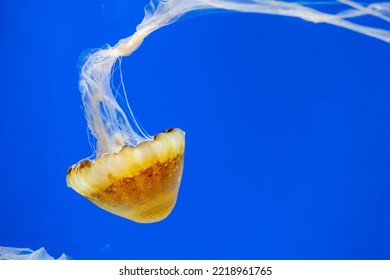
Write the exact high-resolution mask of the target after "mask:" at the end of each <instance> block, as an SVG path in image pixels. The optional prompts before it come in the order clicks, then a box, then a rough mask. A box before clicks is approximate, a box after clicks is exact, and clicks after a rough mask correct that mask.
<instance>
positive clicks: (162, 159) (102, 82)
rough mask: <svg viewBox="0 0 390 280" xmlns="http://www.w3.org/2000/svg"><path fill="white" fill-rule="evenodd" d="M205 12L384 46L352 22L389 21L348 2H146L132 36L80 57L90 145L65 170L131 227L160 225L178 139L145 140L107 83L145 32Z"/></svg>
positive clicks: (389, 15) (179, 163)
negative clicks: (264, 18)
mask: <svg viewBox="0 0 390 280" xmlns="http://www.w3.org/2000/svg"><path fill="white" fill-rule="evenodd" d="M324 5H325V6H326V5H332V7H333V8H334V9H333V10H337V12H335V13H330V12H324V11H321V7H323V6H324ZM207 10H213V11H214V10H227V11H236V12H247V13H260V14H271V15H280V16H290V17H297V18H300V19H302V20H305V21H308V22H312V23H328V24H332V25H335V26H339V27H342V28H346V29H349V30H352V31H355V32H359V33H361V34H364V35H367V36H371V37H374V38H376V39H379V40H382V41H384V42H387V43H390V32H389V31H388V30H386V29H383V28H382V27H380V26H379V27H378V26H377V27H375V26H366V25H364V24H359V23H358V22H357V21H356V19H358V18H359V17H363V16H371V17H375V18H378V19H380V20H383V21H384V22H390V3H388V2H378V3H371V4H369V5H367V4H362V3H360V2H355V1H351V0H335V1H326V2H318V1H317V2H316V1H313V2H310V1H305V2H301V1H287V0H286V1H278V0H152V1H151V2H150V3H149V5H148V6H146V8H145V16H144V19H143V20H142V21H141V23H140V24H139V25H138V26H137V28H136V31H135V33H134V34H133V35H131V36H129V37H127V38H124V39H121V40H119V42H118V43H117V44H115V45H114V46H112V47H111V46H108V47H106V48H103V49H99V50H95V51H93V52H90V53H88V55H86V56H84V61H83V63H82V64H81V67H80V80H79V87H80V91H81V95H82V101H83V105H84V112H85V117H86V120H87V123H88V128H89V130H90V132H91V134H92V136H93V137H94V138H95V139H96V147H95V149H94V150H95V151H94V156H93V157H92V158H87V159H84V160H81V161H80V162H78V163H77V164H74V165H73V166H71V167H70V168H69V169H68V173H67V177H66V181H67V184H68V186H69V187H71V188H73V189H74V190H75V191H76V192H78V193H79V194H81V195H82V196H84V197H86V198H87V199H89V200H90V201H92V202H93V203H94V204H96V205H97V206H99V207H101V208H103V209H105V210H107V211H109V212H111V213H113V214H116V215H119V216H121V217H124V218H127V219H130V220H133V221H135V222H139V223H153V222H158V221H161V220H163V219H164V218H166V217H167V216H168V215H169V213H170V212H171V211H172V209H173V208H174V206H175V203H176V200H177V196H178V191H179V187H180V182H181V178H182V171H183V160H184V150H185V133H184V132H183V130H181V129H179V128H171V129H167V130H165V131H163V132H161V133H159V134H157V135H156V136H154V137H152V136H149V135H148V134H147V133H146V131H145V130H144V129H143V128H142V126H141V125H139V123H138V122H137V120H136V119H135V117H134V114H133V112H132V110H131V108H130V105H129V103H128V101H127V96H126V91H125V90H124V85H123V82H122V89H123V93H124V94H123V95H120V94H119V93H118V90H116V89H114V88H113V87H112V86H111V85H112V83H111V79H112V76H113V72H114V71H115V69H116V67H114V65H115V63H116V62H117V61H118V60H119V61H120V59H121V58H122V57H125V56H129V55H131V54H132V53H133V52H134V51H135V50H137V48H138V47H140V45H141V44H142V42H143V41H144V39H145V38H146V37H147V36H149V35H150V34H151V33H152V32H154V31H156V30H158V29H159V28H161V27H163V26H166V25H169V24H171V23H174V22H176V21H178V20H180V19H183V18H188V17H191V16H194V15H199V14H202V13H204V11H207ZM264 28H266V27H264ZM121 75H122V73H121ZM118 98H121V99H123V100H125V106H120V105H119V103H118Z"/></svg>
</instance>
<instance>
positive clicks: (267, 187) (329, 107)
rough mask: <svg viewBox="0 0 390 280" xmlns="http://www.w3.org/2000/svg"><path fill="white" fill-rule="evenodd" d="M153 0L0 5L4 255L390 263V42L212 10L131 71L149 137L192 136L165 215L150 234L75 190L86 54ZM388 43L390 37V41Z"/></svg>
mask: <svg viewBox="0 0 390 280" xmlns="http://www.w3.org/2000/svg"><path fill="white" fill-rule="evenodd" d="M146 4H147V2H146V1H125V0H115V1H106V0H103V1H102V0H100V1H93V0H82V1H74V0H72V1H48V0H46V1H43V0H42V1H32V0H26V1H10V0H9V1H7V0H5V1H2V2H1V4H0V43H1V44H0V51H1V70H0V71H1V83H0V99H1V100H0V104H1V105H0V106H1V111H0V115H1V118H0V128H1V137H0V144H1V148H2V155H1V168H0V201H1V203H0V245H1V246H14V247H30V248H33V249H37V248H39V247H41V246H44V247H45V248H46V249H47V250H48V252H49V253H50V254H52V255H54V256H55V257H58V256H59V255H60V254H61V253H62V252H66V253H67V254H69V255H70V256H72V257H73V258H75V259H389V258H390V203H389V201H390V189H389V182H390V180H389V179H390V176H389V170H390V161H389V158H390V133H389V132H390V109H389V108H390V90H389V89H390V83H389V74H390V71H389V65H390V55H389V54H390V44H386V43H384V42H382V41H379V40H376V39H373V38H369V37H365V36H363V35H361V34H357V33H354V32H351V31H348V30H344V29H341V28H337V27H334V26H329V25H325V24H317V25H315V24H312V23H307V22H304V21H302V20H299V19H293V18H286V17H276V16H267V15H258V14H239V13H217V14H213V15H207V16H202V17H196V18H192V19H188V20H185V21H181V22H179V23H176V24H174V25H172V26H169V27H166V28H164V29H161V30H159V31H157V32H156V33H154V34H152V35H151V36H150V37H149V38H147V39H146V41H145V42H144V44H143V45H142V46H141V48H140V49H139V50H138V51H137V52H136V53H134V55H133V56H131V57H129V58H125V59H123V73H124V80H125V84H126V88H127V91H128V95H129V99H130V103H131V105H132V108H133V110H134V112H135V114H136V116H137V118H138V120H139V121H140V123H141V124H142V125H143V127H144V128H145V129H146V130H147V131H148V132H149V134H152V135H154V134H156V133H159V132H160V131H162V130H164V129H166V128H170V127H180V128H182V129H183V130H185V131H186V144H187V146H186V155H185V157H186V158H185V168H184V174H183V180H182V184H181V188H180V193H179V198H178V201H177V205H176V207H175V209H174V210H173V212H172V213H171V215H170V216H169V217H168V218H167V219H166V220H164V221H162V222H160V223H156V224H148V225H141V224H137V223H134V222H131V221H129V220H126V219H123V218H120V217H117V216H115V215H112V214H110V213H108V212H105V211H104V210H102V209H100V208H98V207H96V206H95V205H94V204H92V203H91V202H89V201H88V200H87V199H85V198H84V197H82V196H80V195H79V194H77V193H76V192H75V191H73V190H72V189H71V188H68V187H67V186H66V182H65V176H66V171H67V169H68V167H69V166H70V165H72V164H74V163H76V162H77V161H79V160H80V159H82V158H85V157H88V156H90V155H91V154H92V151H91V148H90V146H89V144H88V138H87V133H86V121H85V119H84V116H83V111H82V109H81V106H82V103H81V98H80V94H79V91H78V84H77V81H78V70H77V60H78V57H79V55H80V53H81V52H82V51H83V50H85V49H88V48H96V47H100V46H102V45H104V44H105V43H109V44H111V45H113V44H115V43H116V42H117V41H118V40H119V39H120V38H123V37H126V36H129V35H131V34H132V33H133V31H134V29H135V26H136V25H137V24H138V23H139V22H140V20H141V19H142V17H143V7H144V6H145V5H146ZM387 28H389V26H387Z"/></svg>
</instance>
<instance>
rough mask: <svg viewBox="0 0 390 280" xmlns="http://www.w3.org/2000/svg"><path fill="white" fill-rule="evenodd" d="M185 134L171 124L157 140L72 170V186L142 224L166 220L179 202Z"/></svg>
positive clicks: (96, 202) (87, 162) (74, 166)
mask: <svg viewBox="0 0 390 280" xmlns="http://www.w3.org/2000/svg"><path fill="white" fill-rule="evenodd" d="M183 157H184V132H183V131H182V130H180V129H177V128H173V129H169V130H166V131H164V132H162V133H160V134H158V135H156V136H155V137H154V140H153V141H146V142H142V143H140V144H139V145H138V146H136V147H134V148H132V147H128V146H125V147H123V148H122V149H121V150H120V151H119V153H116V154H105V155H103V156H101V157H100V158H97V159H96V160H95V161H90V160H88V159H85V160H82V161H81V162H79V163H77V164H75V165H73V166H72V167H70V168H69V170H68V175H67V177H66V181H67V184H68V186H70V187H72V188H73V189H74V190H75V191H76V192H78V193H79V194H81V195H83V196H84V197H86V198H88V199H89V200H90V201H92V202H93V203H95V204H96V205H97V206H99V207H101V208H103V209H105V210H107V211H109V212H111V213H113V214H116V215H119V216H121V217H124V218H127V219H130V220H133V221H135V222H139V223H153V222H158V221H161V220H163V219H164V218H166V217H167V216H168V215H169V213H170V212H171V211H172V209H173V207H174V206H175V203H176V198H177V195H178V191H179V186H180V181H181V177H182V171H183Z"/></svg>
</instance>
